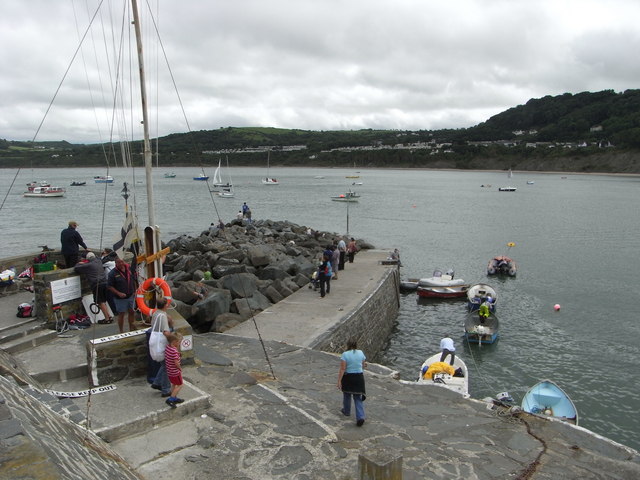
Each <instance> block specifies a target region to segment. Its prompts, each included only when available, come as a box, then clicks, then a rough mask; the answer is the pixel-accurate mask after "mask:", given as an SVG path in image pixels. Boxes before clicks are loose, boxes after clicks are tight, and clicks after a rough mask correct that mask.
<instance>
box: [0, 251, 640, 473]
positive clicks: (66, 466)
mask: <svg viewBox="0 0 640 480" xmlns="http://www.w3.org/2000/svg"><path fill="white" fill-rule="evenodd" d="M367 253H368V252H362V253H361V254H358V256H357V257H356V263H354V264H353V265H347V269H346V270H345V271H344V272H340V279H339V280H338V281H334V282H332V285H331V294H330V295H329V296H326V297H325V298H324V299H320V297H319V294H318V293H317V292H314V291H313V290H312V289H307V288H303V289H300V290H299V291H297V292H295V293H294V294H293V295H291V296H290V297H288V298H287V299H285V300H284V301H282V302H280V303H278V304H277V305H274V306H273V307H271V308H269V309H268V310H267V311H265V312H262V313H261V314H260V315H257V316H256V324H257V325H258V331H259V332H260V338H258V335H257V333H256V328H255V325H253V324H252V321H251V320H249V321H247V322H245V324H243V325H241V326H239V327H236V329H233V330H231V331H229V332H227V333H225V334H204V335H194V348H195V358H196V365H195V366H190V367H187V368H185V370H184V377H185V380H186V381H187V386H186V387H185V390H184V391H183V394H182V395H181V396H182V397H183V398H184V399H185V403H184V404H181V405H180V406H179V407H178V408H176V409H170V408H169V407H167V406H166V405H165V404H164V399H162V398H161V397H160V394H159V392H157V391H156V390H153V389H151V388H149V386H148V384H147V383H146V379H145V378H140V379H139V380H136V379H128V380H126V381H123V382H117V383H116V384H115V385H114V386H115V389H113V390H106V391H104V392H102V393H96V394H93V395H92V396H91V397H90V402H87V397H80V398H77V399H65V400H57V399H56V398H55V397H53V396H51V395H48V394H46V392H44V393H43V392H41V391H40V390H38V389H37V388H36V389H35V391H34V389H33V388H32V389H25V388H17V387H16V386H15V385H14V382H13V381H9V380H7V378H6V377H7V374H6V370H11V369H13V370H17V369H20V368H24V376H26V375H27V374H32V375H33V376H35V377H37V378H42V379H43V380H42V381H41V382H40V383H41V384H43V385H39V386H37V387H48V388H50V389H52V390H54V391H67V392H68V391H76V390H83V389H86V388H87V382H86V378H82V377H77V378H69V379H67V381H65V382H63V381H60V380H49V381H47V380H46V378H47V377H44V376H40V377H39V376H38V373H39V371H40V372H41V371H42V370H43V369H47V368H48V369H52V368H53V366H55V367H56V368H57V369H58V370H60V371H65V372H68V373H69V375H68V377H70V376H71V375H72V374H71V372H72V371H73V370H72V369H73V367H74V365H75V366H77V364H78V363H81V362H82V361H84V358H85V356H86V353H85V346H84V343H85V338H84V337H85V336H87V335H91V336H93V337H96V336H97V337H99V336H106V335H110V334H112V333H114V329H115V328H116V327H115V326H114V325H95V326H94V327H92V328H91V329H88V330H87V331H82V332H78V333H75V334H73V335H72V336H71V337H67V338H56V339H55V340H54V341H52V342H49V343H47V344H43V345H39V346H37V347H35V348H32V349H31V350H28V351H23V352H19V353H15V354H14V355H13V357H12V358H13V360H14V361H15V365H12V364H11V360H7V359H5V360H4V361H3V366H4V368H5V371H3V376H4V378H0V398H2V399H3V400H4V403H1V404H0V405H2V407H3V408H4V409H5V410H6V412H5V410H3V409H0V411H2V412H5V414H4V415H3V416H2V417H0V440H2V441H3V442H4V443H5V444H9V445H12V448H11V449H5V452H7V453H3V454H2V455H3V458H2V463H1V464H0V465H1V466H0V478H12V476H13V477H15V476H16V475H12V474H13V473H15V472H16V471H17V470H9V468H11V467H12V465H13V468H15V465H14V464H11V463H7V461H6V457H5V456H4V455H12V454H13V455H14V456H16V455H17V454H18V453H24V451H23V450H20V449H18V448H17V447H14V446H13V445H15V442H13V443H12V441H11V440H12V439H15V438H16V435H19V432H20V429H22V431H24V432H25V433H24V435H25V436H28V437H29V438H30V439H31V440H30V441H31V442H32V443H33V444H35V445H36V446H38V445H40V446H42V450H43V451H45V452H46V451H58V450H52V447H53V446H55V445H56V442H57V437H59V436H60V432H61V431H63V430H64V431H65V432H70V433H73V432H75V431H76V430H77V436H78V438H84V437H82V435H81V434H82V433H83V432H85V433H84V434H85V436H86V435H88V436H89V438H90V440H91V442H89V441H87V440H84V441H83V442H80V441H79V442H78V443H74V446H73V449H71V451H72V453H73V454H72V455H71V454H70V455H68V458H67V455H64V454H61V455H60V456H59V457H58V458H56V459H55V461H50V462H49V463H50V466H51V469H53V471H57V472H59V474H58V476H57V477H56V476H53V475H52V476H50V477H47V478H89V477H82V476H74V474H73V472H74V470H73V467H74V462H76V463H77V462H85V463H87V462H89V461H90V462H92V463H91V464H92V465H97V466H96V467H95V468H94V470H93V471H92V473H93V475H92V478H105V479H106V478H109V479H114V478H134V475H138V476H143V477H144V478H149V479H152V478H153V479H158V480H164V479H167V480H168V479H172V480H181V479H185V480H186V479H193V478H210V479H238V480H239V479H254V480H262V479H288V480H289V479H298V480H303V479H323V480H324V479H326V480H347V479H353V480H355V479H358V478H367V477H363V475H365V474H366V475H371V472H372V471H373V470H371V468H373V467H374V466H375V465H377V466H378V467H379V468H378V469H377V470H376V472H379V471H385V470H386V471H388V472H392V473H393V474H394V475H397V471H398V469H401V470H402V472H401V473H402V477H401V478H403V479H404V480H408V479H425V478H429V479H452V478H459V479H480V480H485V479H486V480H494V479H495V480H498V479H506V478H514V479H528V478H532V479H557V478H563V479H576V480H577V479H581V480H584V479H635V478H640V461H639V460H640V457H639V456H638V453H637V452H636V451H635V450H633V449H630V448H628V447H625V446H623V445H620V444H617V443H615V442H612V441H610V440H608V439H605V438H602V437H600V436H597V435H595V434H593V433H591V432H589V431H587V430H585V429H583V428H580V427H574V426H570V425H568V424H565V423H561V422H558V421H549V420H547V419H542V418H538V417H535V416H530V415H520V414H512V412H509V411H507V410H503V409H495V408H491V406H490V405H488V404H486V403H484V402H482V401H478V400H473V399H464V398H462V397H461V396H459V395H457V394H455V393H453V392H451V391H449V390H446V389H443V388H438V387H432V386H419V385H413V384H411V385H406V384H402V383H400V382H399V381H398V380H397V379H396V378H394V372H393V371H391V370H389V369H388V368H385V367H384V366H380V365H375V364H374V365H371V366H370V368H369V369H368V370H367V371H366V373H365V378H366V384H367V400H366V401H365V409H366V422H365V424H364V425H363V426H362V427H357V426H356V424H355V418H353V417H344V416H343V415H342V414H341V413H340V408H341V399H342V394H341V392H340V391H339V390H338V389H337V388H336V382H337V375H338V368H339V357H338V355H336V354H335V353H331V352H325V351H320V350H317V349H314V348H309V347H310V346H312V345H314V344H317V343H318V339H321V338H324V337H325V336H326V334H327V332H330V333H331V332H333V333H334V334H335V333H336V332H338V333H337V335H338V338H339V337H342V336H344V333H341V332H340V330H339V327H340V326H341V325H343V324H345V323H349V322H348V320H349V319H350V318H351V317H353V316H354V315H357V312H358V311H359V309H362V308H363V306H364V305H365V304H366V303H367V302H366V301H365V300H366V299H367V298H371V296H372V295H374V294H375V292H380V289H381V288H384V286H382V285H383V284H386V283H388V282H390V281H391V279H390V277H388V275H389V268H393V267H387V266H383V265H380V263H379V259H380V255H381V252H371V255H372V256H371V257H367V256H366V255H367ZM385 280H386V281H385ZM24 295H25V294H18V295H17V296H15V297H13V296H10V297H3V298H0V328H4V327H5V326H6V325H7V324H8V323H10V322H15V321H16V320H17V319H16V317H15V307H16V305H17V304H18V303H20V302H22V301H24V300H23V299H22V297H23V296H24ZM18 297H20V298H18ZM11 299H13V300H11ZM14 304H15V305H14ZM312 319H315V320H312ZM250 322H251V323H250ZM252 328H253V332H252V331H251V329H252ZM359 328H360V327H359ZM240 333H242V334H241V335H240ZM261 340H262V341H261ZM341 348H342V347H341V346H338V345H336V350H335V351H340V349H341ZM265 353H266V354H265ZM63 376H65V375H63ZM58 378H60V375H59V376H58ZM27 390H28V391H27ZM23 391H24V392H26V393H23ZM25 395H26V396H28V399H26V397H24V396H25ZM47 395H48V396H47ZM34 399H36V400H37V401H36V400H34ZM56 402H57V403H56ZM39 404H42V405H44V404H47V407H46V408H45V407H42V408H39V407H38V405H39ZM25 405H28V411H34V410H35V411H36V413H37V417H34V418H44V419H46V421H38V422H34V420H33V419H32V420H31V423H30V420H29V417H28V414H27V413H28V412H27V409H25ZM52 405H53V406H52ZM52 412H57V413H55V414H54V413H52ZM11 419H14V420H17V422H16V421H9V420H11ZM47 424H48V425H50V426H49V427H47ZM74 425H75V427H74ZM87 425H88V426H89V428H87ZM16 432H18V433H16ZM34 432H37V435H34ZM101 439H102V440H101ZM102 441H104V442H103V443H99V442H102ZM98 444H99V452H98V453H96V452H97V451H98V448H96V447H95V446H93V447H92V445H98ZM32 447H33V445H32ZM31 449H32V450H33V448H31ZM101 462H102V468H99V466H100V465H101ZM365 462H368V466H365ZM23 468H24V470H22V471H21V472H29V473H34V472H35V469H34V471H33V472H30V471H29V468H28V465H26V466H23ZM367 468H369V470H367ZM51 469H50V470H49V473H50V472H51V471H52V470H51ZM56 469H57V470H56ZM132 472H133V473H132ZM363 472H364V473H363ZM33 478H45V477H41V476H38V475H35V474H34V475H33ZM371 478H379V477H371ZM389 478H400V477H395V476H392V477H389Z"/></svg>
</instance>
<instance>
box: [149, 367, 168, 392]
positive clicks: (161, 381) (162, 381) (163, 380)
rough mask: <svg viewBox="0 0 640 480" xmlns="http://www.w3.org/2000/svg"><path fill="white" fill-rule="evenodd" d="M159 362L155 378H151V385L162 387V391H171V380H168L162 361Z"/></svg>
mask: <svg viewBox="0 0 640 480" xmlns="http://www.w3.org/2000/svg"><path fill="white" fill-rule="evenodd" d="M158 363H160V364H161V365H160V368H159V369H158V373H157V374H156V378H155V379H154V380H153V385H158V386H159V387H160V388H162V393H171V382H170V381H169V375H167V367H166V365H165V363H164V362H158Z"/></svg>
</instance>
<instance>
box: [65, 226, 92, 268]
mask: <svg viewBox="0 0 640 480" xmlns="http://www.w3.org/2000/svg"><path fill="white" fill-rule="evenodd" d="M77 227H78V222H76V221H74V220H71V221H70V222H69V226H68V227H67V228H65V229H64V230H62V232H61V233H60V243H61V245H62V247H61V248H60V251H61V252H62V256H63V257H64V264H65V267H66V268H73V267H74V266H75V265H76V263H78V260H79V259H80V247H81V246H82V247H83V248H84V249H85V250H87V251H88V250H89V249H88V248H87V245H86V244H85V243H84V240H82V236H81V235H80V233H79V232H78V231H77V230H76V228H77Z"/></svg>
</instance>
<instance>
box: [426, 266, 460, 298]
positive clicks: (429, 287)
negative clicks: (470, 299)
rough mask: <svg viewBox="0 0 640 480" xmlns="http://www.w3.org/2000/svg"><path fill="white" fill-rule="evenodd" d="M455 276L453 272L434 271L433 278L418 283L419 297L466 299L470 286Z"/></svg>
mask: <svg viewBox="0 0 640 480" xmlns="http://www.w3.org/2000/svg"><path fill="white" fill-rule="evenodd" d="M454 276H455V272H454V271H453V270H447V271H446V272H445V273H442V270H440V269H436V270H434V272H433V276H431V277H428V278H421V279H420V280H419V281H418V288H417V292H418V295H419V296H421V297H427V298H456V297H464V296H465V295H466V293H467V290H468V289H469V285H468V284H467V283H465V281H464V280H463V279H461V278H454Z"/></svg>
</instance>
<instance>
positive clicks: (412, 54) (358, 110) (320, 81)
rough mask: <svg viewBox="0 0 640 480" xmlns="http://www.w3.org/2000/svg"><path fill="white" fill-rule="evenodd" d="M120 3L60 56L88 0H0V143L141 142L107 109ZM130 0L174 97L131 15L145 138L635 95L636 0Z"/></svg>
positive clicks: (377, 124)
mask: <svg viewBox="0 0 640 480" xmlns="http://www.w3.org/2000/svg"><path fill="white" fill-rule="evenodd" d="M123 1H124V0H110V1H107V0H104V2H103V7H102V9H101V12H100V13H99V14H98V15H97V16H96V19H95V20H94V23H93V26H92V28H91V30H90V33H89V35H88V36H87V37H86V39H85V41H84V42H83V44H82V45H83V46H82V48H81V51H80V52H81V53H79V54H78V55H77V56H76V58H75V60H74V61H73V62H72V58H73V56H74V52H75V51H76V49H77V48H78V45H79V44H80V42H79V38H80V37H81V36H82V35H83V34H84V31H85V29H86V28H87V26H88V25H89V21H90V18H91V17H92V16H93V14H94V12H95V11H96V9H97V6H98V4H99V3H100V1H99V0H86V1H84V0H73V1H72V0H2V2H1V3H0V63H1V65H2V70H0V138H5V139H9V140H31V139H33V138H34V137H35V138H36V140H68V141H71V142H77V143H92V142H102V141H108V140H109V137H110V131H116V130H117V129H116V127H113V128H111V127H110V124H111V123H113V121H112V119H113V118H118V116H122V118H121V119H119V120H118V124H120V125H123V124H124V125H129V124H134V125H135V127H134V129H133V130H132V129H131V128H130V127H125V128H124V130H125V131H126V132H130V133H120V134H118V135H120V136H123V135H130V136H132V137H133V138H135V139H139V138H141V136H142V133H141V130H140V127H139V121H140V119H141V116H140V114H139V111H138V109H137V108H136V109H135V110H132V109H131V108H130V109H129V110H128V111H127V109H126V108H125V109H124V111H125V112H128V113H119V114H118V115H116V116H114V115H112V114H111V111H112V108H111V105H112V104H113V90H114V89H115V87H114V86H113V85H115V81H114V80H112V79H113V78H115V76H116V74H115V73H114V72H115V71H116V68H115V66H114V65H115V60H114V59H115V58H117V56H116V55H115V54H114V53H113V52H114V50H117V49H118V44H119V36H120V33H119V30H118V29H119V28H120V27H121V25H122V20H121V19H122V15H121V11H122V9H123V8H122V5H123ZM139 1H140V4H141V5H140V9H141V10H146V9H147V5H151V8H152V9H153V10H154V19H155V21H156V22H157V25H158V29H159V32H160V38H161V41H162V45H163V46H164V49H165V51H166V56H167V61H168V63H169V66H170V68H171V72H172V74H173V78H174V80H175V84H176V89H177V93H178V94H179V98H180V100H181V101H182V106H181V104H180V101H179V100H178V96H177V95H176V93H175V92H176V90H174V87H173V84H172V82H171V79H170V77H169V76H168V73H167V68H166V66H165V64H164V59H163V57H162V53H161V49H160V48H159V47H158V43H157V42H156V41H155V40H154V39H152V37H153V35H152V33H153V32H152V22H151V17H150V16H149V15H148V14H147V13H144V14H143V18H142V22H141V23H142V26H143V31H144V38H145V56H146V58H145V64H146V69H147V72H148V73H147V75H148V77H149V78H148V85H149V97H150V98H149V104H150V105H151V108H150V116H151V118H150V122H149V124H150V125H151V135H152V136H157V135H166V134H168V133H182V132H186V131H188V130H189V129H191V130H212V129H217V128H220V127H227V126H236V127H243V126H270V127H281V128H299V129H305V130H344V129H361V128H373V129H406V130H419V129H441V128H463V127H470V126H473V125H476V124H478V123H480V122H483V121H485V120H487V119H488V118H489V117H491V116H492V115H495V114H497V113H500V112H502V111H504V110H506V109H508V108H510V107H514V106H516V105H520V104H524V103H526V102H527V101H528V100H529V99H531V98H540V97H543V96H545V95H559V94H562V93H566V92H569V93H579V92H583V91H591V92H594V91H600V90H604V89H613V90H615V91H618V92H621V91H624V90H626V89H634V88H640V61H638V52H640V25H639V22H640V1H638V0H608V1H606V2H605V1H602V0H597V1H595V0H576V1H563V0H529V1H521V0H455V1H454V0H440V1H434V0H384V1H383V0H180V1H177V0H163V1H159V0H139ZM126 25H127V26H128V22H127V24H126ZM112 29H113V30H114V31H115V32H116V33H115V34H112V33H110V30H112ZM108 30H109V31H108ZM124 35H125V36H128V35H129V33H128V31H127V33H126V34H124ZM147 41H148V44H147ZM128 43H129V42H128V39H127V45H128ZM147 45H149V46H147ZM126 48H127V49H128V48H129V47H126ZM105 52H107V53H108V55H109V58H110V62H107V61H106V60H105ZM129 62H130V59H129V58H128V57H124V59H123V60H121V63H122V64H128V63H129ZM109 64H110V66H109ZM70 65H71V67H70V69H69V72H68V74H67V78H66V79H65V81H64V82H63V83H62V86H61V88H60V92H59V93H58V95H57V97H56V99H55V101H53V103H52V106H51V110H50V112H49V113H48V114H47V115H46V118H45V112H46V111H47V108H48V107H49V104H50V103H51V102H52V99H53V98H54V94H55V93H56V89H57V88H58V85H59V84H60V82H61V81H62V78H63V76H64V75H65V71H66V70H67V68H68V67H69V66H70ZM98 67H99V70H98ZM120 75H121V76H122V77H124V78H126V82H124V83H125V84H126V87H118V92H119V93H120V92H124V91H125V90H127V91H128V90H129V89H130V83H132V80H130V79H129V73H128V71H126V70H124V73H121V74H120ZM106 92H109V93H106ZM121 95H123V96H126V95H128V94H126V93H121ZM122 102H124V103H126V102H127V101H126V100H122ZM116 103H118V104H120V103H121V101H118V102H116ZM132 103H133V101H132ZM105 106H106V107H105ZM156 106H157V108H156ZM101 107H104V108H101ZM182 108H184V115H186V120H185V116H184V115H183V111H182ZM43 118H44V119H45V121H44V122H43V125H42V128H41V129H39V125H40V123H41V122H42V120H43ZM187 122H188V123H187ZM36 132H37V135H36ZM114 135H116V134H114Z"/></svg>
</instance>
